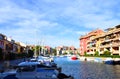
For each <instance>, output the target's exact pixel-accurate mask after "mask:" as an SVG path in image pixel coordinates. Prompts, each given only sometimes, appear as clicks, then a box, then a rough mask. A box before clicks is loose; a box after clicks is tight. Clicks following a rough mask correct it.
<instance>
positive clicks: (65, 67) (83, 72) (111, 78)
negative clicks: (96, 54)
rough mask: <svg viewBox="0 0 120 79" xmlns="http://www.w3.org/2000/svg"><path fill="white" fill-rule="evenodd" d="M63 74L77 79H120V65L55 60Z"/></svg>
mask: <svg viewBox="0 0 120 79" xmlns="http://www.w3.org/2000/svg"><path fill="white" fill-rule="evenodd" d="M55 62H56V63H57V64H58V66H60V67H62V72H63V73H66V74H68V75H70V74H71V75H73V76H74V78H75V79H120V65H106V64H103V63H96V62H87V61H84V62H83V61H79V60H74V61H72V60H70V59H67V58H55Z"/></svg>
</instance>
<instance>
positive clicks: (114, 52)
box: [112, 50, 120, 54]
mask: <svg viewBox="0 0 120 79" xmlns="http://www.w3.org/2000/svg"><path fill="white" fill-rule="evenodd" d="M119 52H120V51H119V50H115V51H113V52H112V54H119Z"/></svg>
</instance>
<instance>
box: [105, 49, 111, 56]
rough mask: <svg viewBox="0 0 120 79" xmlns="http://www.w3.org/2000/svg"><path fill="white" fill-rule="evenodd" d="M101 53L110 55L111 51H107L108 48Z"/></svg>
mask: <svg viewBox="0 0 120 79" xmlns="http://www.w3.org/2000/svg"><path fill="white" fill-rule="evenodd" d="M103 55H105V56H108V55H111V52H110V51H108V50H106V51H104V54H103Z"/></svg>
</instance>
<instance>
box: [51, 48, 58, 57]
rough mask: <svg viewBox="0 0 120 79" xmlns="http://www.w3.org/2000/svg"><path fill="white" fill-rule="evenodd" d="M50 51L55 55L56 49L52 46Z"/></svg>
mask: <svg viewBox="0 0 120 79" xmlns="http://www.w3.org/2000/svg"><path fill="white" fill-rule="evenodd" d="M52 53H53V54H54V55H55V56H56V55H57V51H56V49H54V48H52Z"/></svg>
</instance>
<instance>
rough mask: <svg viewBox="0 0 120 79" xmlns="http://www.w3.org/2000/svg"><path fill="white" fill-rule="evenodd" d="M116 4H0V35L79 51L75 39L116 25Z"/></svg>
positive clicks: (67, 0) (78, 0) (33, 0)
mask: <svg viewBox="0 0 120 79" xmlns="http://www.w3.org/2000/svg"><path fill="white" fill-rule="evenodd" d="M119 4H120V0H0V32H1V33H3V34H5V35H6V36H8V37H11V38H12V39H14V40H16V41H20V42H24V43H27V44H36V43H38V42H39V44H41V45H49V46H52V47H56V46H61V45H65V46H72V45H73V46H75V47H77V48H78V47H79V37H80V36H81V35H84V34H86V33H88V32H90V31H92V30H95V29H97V28H101V29H106V28H109V27H114V26H116V25H118V24H120V6H119Z"/></svg>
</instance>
